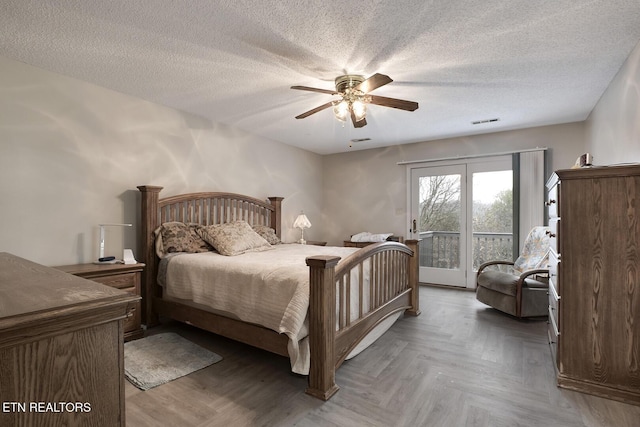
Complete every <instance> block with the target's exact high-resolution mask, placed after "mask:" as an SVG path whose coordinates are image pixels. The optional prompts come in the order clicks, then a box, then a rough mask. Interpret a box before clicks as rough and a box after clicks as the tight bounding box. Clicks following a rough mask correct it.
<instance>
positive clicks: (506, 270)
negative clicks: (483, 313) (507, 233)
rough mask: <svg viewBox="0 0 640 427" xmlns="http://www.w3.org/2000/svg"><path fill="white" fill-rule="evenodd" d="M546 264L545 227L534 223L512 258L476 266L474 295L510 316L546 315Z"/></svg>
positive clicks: (547, 255)
mask: <svg viewBox="0 0 640 427" xmlns="http://www.w3.org/2000/svg"><path fill="white" fill-rule="evenodd" d="M548 264H549V235H548V227H542V226H539V227H534V228H533V229H532V230H531V231H530V232H529V235H528V236H527V238H526V240H525V242H524V245H523V248H522V252H521V253H520V256H519V257H518V259H516V261H515V262H512V261H489V262H485V263H484V264H482V265H481V266H480V267H479V268H478V274H477V275H476V286H477V287H476V298H477V299H478V301H480V302H483V303H484V304H487V305H489V306H491V307H493V308H495V309H497V310H500V311H502V312H504V313H507V314H510V315H512V316H516V317H538V316H546V315H547V314H548V306H549V299H548V296H547V292H548V289H549V265H548Z"/></svg>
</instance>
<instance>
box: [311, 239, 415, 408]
mask: <svg viewBox="0 0 640 427" xmlns="http://www.w3.org/2000/svg"><path fill="white" fill-rule="evenodd" d="M418 255H419V254H418V241H417V240H408V241H407V242H406V245H404V244H401V243H393V242H385V243H378V244H375V245H371V246H367V247H366V248H363V249H360V250H359V251H358V252H356V253H354V254H352V255H350V256H349V257H347V258H345V259H344V260H343V261H342V262H341V263H340V264H338V261H340V258H339V257H331V256H318V257H309V258H307V265H308V266H309V268H310V272H309V279H310V283H309V288H310V300H309V348H310V352H311V365H310V368H309V388H308V389H307V393H308V394H310V395H312V396H315V397H317V398H320V399H323V400H327V399H329V398H330V397H331V396H333V394H335V393H336V392H337V391H338V386H337V385H336V383H335V372H336V369H337V368H338V367H339V366H340V365H341V364H342V362H343V361H344V360H345V358H346V357H347V356H348V354H349V353H350V352H351V351H352V350H353V349H354V348H355V347H356V346H357V345H358V343H359V342H360V341H362V339H363V338H364V337H365V336H366V335H367V334H368V333H369V332H371V331H372V330H373V329H374V328H375V327H376V326H377V325H378V324H380V322H382V321H383V320H385V319H386V318H388V317H389V316H391V315H393V314H394V313H397V312H399V311H402V310H406V313H408V314H410V315H414V316H417V315H418V314H420V308H419V298H418V277H417V276H418V261H417V260H418V259H419V256H418ZM353 269H356V270H357V272H358V274H357V278H358V279H357V280H358V283H355V284H352V283H351V278H352V274H351V272H352V270H353ZM367 276H368V278H369V280H368V281H367V280H365V277H367ZM353 285H355V289H356V292H353V293H352V289H354V286H353ZM352 298H356V299H358V301H352ZM364 298H366V299H367V301H364ZM353 306H356V307H358V309H357V310H358V312H357V313H352V312H351V309H352V307H353ZM365 308H366V309H367V311H366V312H365V311H364V310H365Z"/></svg>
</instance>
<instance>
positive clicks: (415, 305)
mask: <svg viewBox="0 0 640 427" xmlns="http://www.w3.org/2000/svg"><path fill="white" fill-rule="evenodd" d="M404 243H405V245H407V246H408V247H409V249H411V250H412V251H413V256H412V257H411V258H409V286H411V308H410V309H409V310H407V311H406V313H407V314H410V315H412V316H418V315H419V314H420V293H419V291H420V290H419V287H420V286H419V284H418V270H419V264H420V247H419V246H418V244H419V243H420V240H407V241H405V242H404Z"/></svg>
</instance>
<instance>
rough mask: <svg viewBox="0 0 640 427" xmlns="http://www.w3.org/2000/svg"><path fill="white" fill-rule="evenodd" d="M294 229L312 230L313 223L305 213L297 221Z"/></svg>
mask: <svg viewBox="0 0 640 427" xmlns="http://www.w3.org/2000/svg"><path fill="white" fill-rule="evenodd" d="M293 227H294V228H301V229H305V228H311V222H310V221H309V218H307V216H306V215H305V214H304V213H302V212H300V215H298V217H297V218H296V220H295V221H294V222H293Z"/></svg>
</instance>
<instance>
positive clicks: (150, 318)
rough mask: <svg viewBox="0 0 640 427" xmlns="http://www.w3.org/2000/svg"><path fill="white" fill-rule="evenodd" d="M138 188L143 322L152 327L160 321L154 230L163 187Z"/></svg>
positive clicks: (148, 186) (143, 186)
mask: <svg viewBox="0 0 640 427" xmlns="http://www.w3.org/2000/svg"><path fill="white" fill-rule="evenodd" d="M138 190H140V192H141V193H142V200H141V203H140V208H141V209H140V211H141V219H140V221H141V225H140V249H141V252H142V262H144V263H145V264H146V267H145V269H144V271H143V272H142V304H141V305H142V323H144V324H145V325H147V327H150V326H154V325H156V324H157V323H158V317H157V315H156V314H155V312H154V311H153V298H154V297H155V287H156V274H157V271H158V258H157V257H156V254H155V248H154V243H153V231H154V230H155V229H156V228H157V227H158V198H159V194H160V190H162V187H156V186H153V185H140V186H139V187H138Z"/></svg>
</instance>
